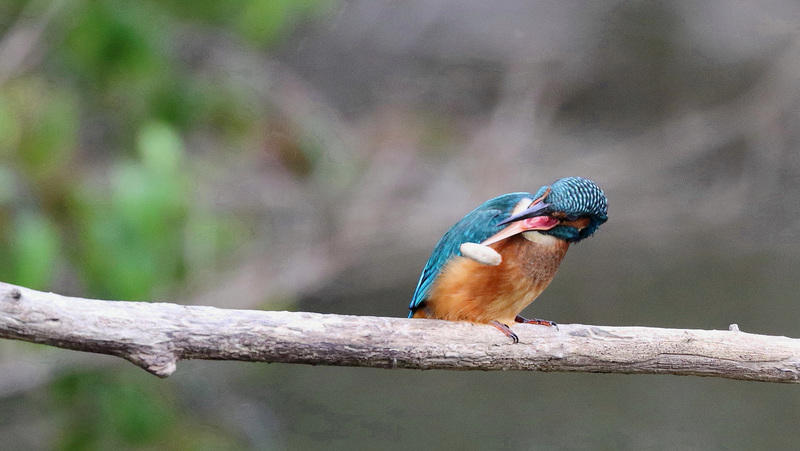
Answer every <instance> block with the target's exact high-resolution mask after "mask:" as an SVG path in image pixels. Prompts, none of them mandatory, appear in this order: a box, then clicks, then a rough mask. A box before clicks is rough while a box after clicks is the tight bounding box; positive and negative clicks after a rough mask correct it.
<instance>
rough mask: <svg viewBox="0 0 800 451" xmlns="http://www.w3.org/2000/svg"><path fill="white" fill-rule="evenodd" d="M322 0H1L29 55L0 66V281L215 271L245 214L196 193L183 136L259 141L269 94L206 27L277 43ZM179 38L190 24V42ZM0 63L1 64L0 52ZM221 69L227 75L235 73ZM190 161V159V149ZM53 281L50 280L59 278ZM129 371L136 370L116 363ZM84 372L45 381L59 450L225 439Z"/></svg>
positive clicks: (224, 442)
mask: <svg viewBox="0 0 800 451" xmlns="http://www.w3.org/2000/svg"><path fill="white" fill-rule="evenodd" d="M335 6H336V5H335V3H334V2H333V1H330V0H301V1H289V0H239V1H232V2H216V1H200V2H191V3H187V2H180V1H166V2H156V1H139V2H133V1H114V0H97V1H77V2H63V1H62V2H53V3H51V2H43V1H16V0H15V1H8V2H3V3H2V4H0V19H1V20H0V40H2V39H7V38H8V36H9V35H11V34H12V33H14V32H15V28H14V27H15V25H16V24H22V25H23V26H25V25H26V24H35V23H38V22H41V23H44V24H46V25H47V26H46V27H43V29H42V33H41V36H36V35H35V34H31V35H30V36H29V37H28V39H31V40H35V42H34V43H33V48H34V53H35V57H34V58H29V60H30V61H33V62H34V64H32V65H30V66H27V65H20V67H17V68H13V69H15V70H11V71H10V72H9V73H10V74H11V75H9V76H7V77H6V78H2V77H0V259H2V261H3V264H2V265H0V280H3V281H6V282H10V283H15V284H19V285H24V286H27V287H30V288H34V289H39V290H48V289H54V288H58V287H72V290H78V291H79V292H78V293H71V294H80V295H84V296H88V297H99V298H108V299H124V300H140V301H142V300H151V299H154V298H157V297H158V295H159V294H162V295H163V294H164V293H166V292H167V291H168V290H170V289H175V288H177V287H179V286H180V285H181V284H182V283H184V282H185V281H186V280H188V279H189V278H190V277H191V276H192V274H191V271H203V270H205V271H208V270H214V269H215V265H216V264H217V263H216V262H217V261H218V260H219V258H218V257H219V256H221V255H224V254H225V253H226V252H229V251H230V250H231V249H233V248H234V247H236V246H238V245H240V244H241V243H243V242H245V240H246V239H247V237H246V236H240V234H242V231H243V230H246V229H247V227H245V226H242V225H241V224H240V222H241V220H240V219H239V218H237V217H235V216H233V215H220V214H218V213H217V212H215V211H212V210H211V208H212V207H210V206H208V205H204V204H202V203H201V202H199V201H198V199H197V197H198V196H197V195H196V193H195V184H196V183H198V182H202V175H201V173H202V171H200V170H199V166H200V163H198V162H197V161H198V158H196V156H197V155H190V153H192V152H195V153H196V151H194V150H193V149H189V148H188V147H189V146H188V145H187V144H186V141H187V137H188V136H191V135H192V134H193V133H197V132H198V131H202V133H203V134H204V135H203V136H206V137H208V138H209V139H212V140H214V147H218V148H220V150H221V151H227V152H238V153H246V152H252V153H255V152H259V151H260V150H261V149H260V147H259V146H258V139H261V138H262V136H263V135H262V130H261V129H262V128H263V126H264V124H265V123H269V122H270V120H271V119H270V117H269V110H270V107H269V105H261V104H259V103H258V102H256V101H254V99H253V96H252V87H249V86H247V85H246V83H243V82H242V77H236V76H232V75H231V74H230V73H229V72H228V70H227V68H225V67H219V66H215V64H216V63H215V62H209V61H205V60H203V57H200V58H199V60H198V58H195V57H194V56H193V55H195V56H196V55H197V54H201V55H202V54H204V52H210V50H208V49H206V48H205V47H206V46H205V41H203V40H202V39H207V40H209V41H208V42H212V41H213V43H214V45H216V44H218V43H219V42H223V43H225V42H228V41H233V42H234V46H235V47H236V48H237V49H239V51H243V52H262V53H263V52H270V51H274V50H277V49H279V46H280V45H281V44H282V43H285V42H286V41H287V39H288V38H289V37H290V36H291V35H292V33H293V32H294V31H295V30H296V29H297V28H298V27H301V26H302V25H303V24H304V23H307V22H308V21H310V20H314V19H315V18H317V17H320V15H324V14H328V13H329V12H330V11H332V8H334V7H335ZM193 36H197V37H198V38H202V39H200V40H199V41H196V40H195V39H193V38H192V37H193ZM0 64H3V63H0ZM234 75H235V74H234ZM200 160H201V161H202V159H200ZM59 291H64V290H63V288H62V289H60V290H59ZM129 371H130V372H134V371H138V370H129ZM128 374H129V372H128V371H126V372H124V373H120V374H117V373H107V372H104V371H98V372H83V373H79V374H69V375H65V376H63V377H62V378H61V379H59V380H58V381H57V382H55V383H54V384H53V385H52V387H51V390H52V394H53V396H54V398H53V399H54V404H53V406H52V407H53V408H54V409H55V410H56V411H57V412H59V414H58V417H59V420H58V423H59V425H60V427H59V428H58V429H59V430H61V433H60V434H59V435H58V440H59V441H60V442H59V443H57V444H54V446H55V447H57V448H61V449H116V448H120V447H123V448H126V447H141V446H145V447H151V448H152V447H158V448H163V447H167V448H181V449H185V448H186V447H187V446H188V447H190V448H200V449H203V448H208V449H216V448H219V447H230V446H231V441H230V438H229V437H227V436H226V435H225V434H224V433H222V434H218V433H217V432H215V431H214V430H213V429H212V430H210V431H209V430H204V432H200V431H198V429H197V427H196V426H197V425H196V424H194V423H192V420H191V419H187V418H184V417H181V415H179V413H180V412H179V410H180V406H177V405H175V403H174V402H172V401H171V397H170V394H169V391H170V385H163V386H161V387H160V388H155V387H158V386H157V385H154V384H152V379H151V378H150V377H149V376H143V377H142V378H141V379H139V378H137V377H131V376H129V375H128Z"/></svg>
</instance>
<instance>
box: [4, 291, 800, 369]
mask: <svg viewBox="0 0 800 451" xmlns="http://www.w3.org/2000/svg"><path fill="white" fill-rule="evenodd" d="M514 327H515V329H514V330H515V332H516V333H517V334H518V335H519V338H520V343H519V344H512V343H511V341H510V340H508V339H507V338H506V337H504V336H503V335H502V334H500V333H498V332H497V329H495V328H494V327H492V326H482V325H474V324H469V323H453V322H446V321H436V320H421V319H404V318H378V317H366V316H344V315H324V314H319V313H305V312H266V311H254V310H227V309H218V308H215V307H202V306H181V305H177V304H166V303H145V302H120V301H101V300H93V299H81V298H71V297H66V296H60V295H57V294H53V293H42V292H38V291H34V290H29V289H27V288H22V287H17V286H14V285H9V284H5V283H0V337H2V338H10V339H16V340H25V341H30V342H34V343H42V344H46V345H51V346H57V347H61V348H66V349H74V350H79V351H87V352H96V353H102V354H111V355H115V356H119V357H122V358H125V359H127V360H129V361H131V362H133V363H134V364H136V365H138V366H140V367H142V368H144V369H145V370H147V371H149V372H150V373H153V374H155V375H157V376H160V377H166V376H169V375H170V374H172V372H173V371H175V368H176V364H177V362H178V360H181V359H213V360H242V361H261V362H283V363H307V364H312V365H317V364H319V365H345V366H365V367H377V368H415V369H434V368H435V369H458V370H534V371H570V372H596V373H628V374H634V373H638V374H677V375H696V376H717V377H725V378H730V379H743V380H757V381H769V382H798V377H800V340H797V339H791V338H786V337H773V336H764V335H754V334H748V333H743V332H739V331H738V328H736V327H734V326H732V327H731V330H729V331H706V330H681V329H657V328H645V327H606V326H585V325H579V324H565V325H561V326H559V329H558V330H556V329H555V328H547V327H541V326H530V325H516V326H514Z"/></svg>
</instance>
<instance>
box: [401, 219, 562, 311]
mask: <svg viewBox="0 0 800 451" xmlns="http://www.w3.org/2000/svg"><path fill="white" fill-rule="evenodd" d="M526 233H536V234H537V235H538V236H535V238H537V239H533V240H529V239H527V238H525V237H524V236H523V235H522V234H520V235H515V236H513V237H510V238H507V239H505V240H503V241H500V242H498V243H495V244H492V245H491V246H490V247H492V248H493V249H494V250H496V251H497V252H499V253H500V255H502V257H503V262H502V263H500V264H499V265H497V266H488V265H482V264H480V263H477V262H475V261H472V260H470V259H468V258H465V257H454V258H453V259H452V260H450V261H449V262H448V263H447V265H446V266H445V267H444V269H443V270H442V272H441V274H439V276H438V277H437V278H436V280H435V281H434V283H433V286H432V287H431V293H430V295H429V296H428V298H427V300H426V301H425V304H424V306H423V307H422V308H420V309H419V310H417V311H416V312H415V314H414V317H415V318H434V319H444V320H450V321H470V322H473V323H489V322H491V321H499V322H501V323H503V324H513V323H514V318H515V317H516V316H517V315H518V314H519V313H520V312H521V311H522V309H524V308H525V307H527V306H528V304H530V303H531V302H533V300H534V299H536V297H537V296H539V294H540V293H541V292H542V291H544V289H545V288H547V285H549V284H550V281H551V280H553V276H555V275H556V271H557V270H558V266H559V265H560V264H561V260H562V259H563V258H564V254H565V253H566V252H567V249H568V248H569V243H567V242H565V241H562V240H558V239H555V238H553V237H551V236H546V235H542V234H539V233H538V232H526Z"/></svg>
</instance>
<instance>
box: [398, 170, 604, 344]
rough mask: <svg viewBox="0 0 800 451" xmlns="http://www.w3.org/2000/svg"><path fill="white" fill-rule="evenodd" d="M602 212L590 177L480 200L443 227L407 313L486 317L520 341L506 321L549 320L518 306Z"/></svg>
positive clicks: (546, 280)
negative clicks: (528, 314) (525, 312)
mask: <svg viewBox="0 0 800 451" xmlns="http://www.w3.org/2000/svg"><path fill="white" fill-rule="evenodd" d="M607 219H608V200H607V199H606V196H605V194H604V193H603V191H602V190H601V189H600V188H599V187H598V186H597V185H596V184H595V183H594V182H592V181H591V180H588V179H585V178H582V177H566V178H562V179H560V180H557V181H555V182H554V183H553V184H551V185H545V186H543V187H541V188H539V190H538V191H537V192H536V194H535V195H531V194H529V193H525V192H519V193H509V194H503V195H502V196H499V197H495V198H494V199H491V200H488V201H486V202H484V203H483V204H482V205H481V206H479V207H478V208H476V209H475V210H473V211H472V212H470V213H469V214H468V215H466V216H465V217H464V218H463V219H461V220H460V221H458V222H457V223H456V224H455V225H454V226H453V227H451V228H450V230H448V231H447V233H445V234H444V236H443V237H442V239H441V240H439V243H438V244H437V245H436V247H435V248H434V250H433V253H432V254H431V257H430V259H429V260H428V263H427V264H426V265H425V268H424V269H423V270H422V275H421V276H420V278H419V282H418V283H417V289H416V291H415V292H414V297H413V298H412V300H411V304H410V305H409V309H410V312H409V314H408V317H409V318H432V319H443V320H449V321H468V322H472V323H479V324H491V325H493V326H495V327H496V328H498V329H499V330H500V331H501V332H503V333H504V334H505V335H506V336H507V337H509V338H511V339H512V340H513V342H514V343H518V342H519V338H518V337H517V335H516V334H515V333H514V332H513V331H512V330H511V328H510V327H509V325H511V324H513V323H515V322H516V323H525V324H539V325H544V326H556V323H554V322H552V321H547V320H541V319H526V318H523V317H522V316H520V315H519V314H520V312H522V310H523V309H524V308H525V307H527V306H528V305H529V304H530V303H531V302H533V300H534V299H536V297H538V296H539V294H541V293H542V291H544V289H545V288H547V286H548V285H549V284H550V281H551V280H553V277H554V276H555V274H556V271H557V270H558V266H559V265H560V264H561V260H562V259H563V258H564V254H566V252H567V249H568V248H569V245H570V244H572V243H577V242H579V241H581V240H583V239H585V238H588V237H589V236H591V235H592V234H593V233H594V232H596V231H597V229H598V228H599V227H600V225H601V224H603V223H604V222H606V220H607Z"/></svg>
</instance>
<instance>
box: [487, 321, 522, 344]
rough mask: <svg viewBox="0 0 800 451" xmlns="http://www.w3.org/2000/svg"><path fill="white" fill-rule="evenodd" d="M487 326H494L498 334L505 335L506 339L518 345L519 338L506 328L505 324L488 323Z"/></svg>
mask: <svg viewBox="0 0 800 451" xmlns="http://www.w3.org/2000/svg"><path fill="white" fill-rule="evenodd" d="M489 324H491V325H492V326H494V327H496V328H498V329H500V332H502V333H504V334H506V337H508V338H510V339H512V340H513V341H514V343H519V337H518V336H517V334H515V333H514V332H513V331H512V330H511V329H510V328H509V327H508V326H506V325H505V324H503V323H501V322H500V321H492V322H491V323H489Z"/></svg>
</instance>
